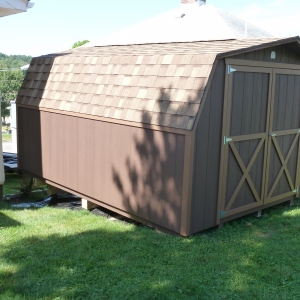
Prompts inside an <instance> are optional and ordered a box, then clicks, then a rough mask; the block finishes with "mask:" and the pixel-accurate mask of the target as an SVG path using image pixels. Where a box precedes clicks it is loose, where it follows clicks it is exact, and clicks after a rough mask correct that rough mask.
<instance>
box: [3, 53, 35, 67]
mask: <svg viewBox="0 0 300 300" xmlns="http://www.w3.org/2000/svg"><path fill="white" fill-rule="evenodd" d="M31 59H32V56H26V55H6V54H3V53H1V52H0V69H12V68H20V67H22V66H24V65H27V64H29V63H30V61H31Z"/></svg>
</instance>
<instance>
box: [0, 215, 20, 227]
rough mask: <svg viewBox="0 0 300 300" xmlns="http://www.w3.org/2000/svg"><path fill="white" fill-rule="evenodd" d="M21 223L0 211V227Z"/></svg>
mask: <svg viewBox="0 0 300 300" xmlns="http://www.w3.org/2000/svg"><path fill="white" fill-rule="evenodd" d="M20 225H22V224H21V223H20V222H18V221H16V220H14V219H12V218H10V217H8V216H7V215H5V214H3V213H1V212H0V228H1V227H3V228H4V227H14V226H20Z"/></svg>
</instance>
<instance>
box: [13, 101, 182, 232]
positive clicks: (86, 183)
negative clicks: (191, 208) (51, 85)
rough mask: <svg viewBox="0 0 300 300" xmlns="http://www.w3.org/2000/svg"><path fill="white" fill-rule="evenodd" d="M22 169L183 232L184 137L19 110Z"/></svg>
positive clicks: (47, 113) (35, 111) (36, 111)
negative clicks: (181, 225) (181, 226)
mask: <svg viewBox="0 0 300 300" xmlns="http://www.w3.org/2000/svg"><path fill="white" fill-rule="evenodd" d="M18 124H19V125H18V129H19V135H18V136H19V161H20V168H21V169H22V170H24V171H27V172H29V173H32V174H35V175H36V176H37V177H41V178H44V179H47V180H50V181H52V182H54V183H57V184H59V185H60V186H64V187H66V188H68V189H71V190H73V191H75V192H76V191H77V192H78V193H80V194H83V195H86V196H87V197H89V198H91V199H95V200H97V201H101V202H103V203H106V204H108V205H110V206H112V207H115V208H117V209H120V210H122V211H124V212H128V213H130V214H132V215H135V216H138V217H140V218H143V219H145V220H147V221H149V222H152V223H155V224H157V225H160V226H162V227H165V228H167V229H169V230H172V231H175V232H179V231H180V224H181V210H182V191H183V190H182V189H183V168H184V145H185V136H184V135H182V134H175V133H166V132H161V131H154V130H150V129H145V128H137V127H130V126H125V125H120V124H114V123H107V122H102V121H96V120H90V119H84V118H79V117H73V116H66V115H62V114H56V113H50V112H44V111H39V110H35V109H28V108H22V107H19V108H18Z"/></svg>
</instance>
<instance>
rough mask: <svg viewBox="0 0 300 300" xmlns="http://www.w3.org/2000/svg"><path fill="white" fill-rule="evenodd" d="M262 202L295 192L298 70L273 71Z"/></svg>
mask: <svg viewBox="0 0 300 300" xmlns="http://www.w3.org/2000/svg"><path fill="white" fill-rule="evenodd" d="M272 90H273V95H274V96H273V99H272V102H271V114H270V130H269V131H270V132H269V141H268V172H267V176H266V195H265V200H264V202H265V203H270V202H274V201H277V200H280V199H284V198H289V197H292V196H294V195H295V194H297V192H298V186H297V185H298V176H297V175H298V174H297V170H299V168H298V164H299V157H298V156H299V128H300V123H299V122H300V72H299V71H289V70H276V69H274V71H273V87H272Z"/></svg>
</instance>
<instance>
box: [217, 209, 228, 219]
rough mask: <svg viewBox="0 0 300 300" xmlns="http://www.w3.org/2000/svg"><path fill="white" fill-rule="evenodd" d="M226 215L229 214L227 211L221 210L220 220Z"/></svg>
mask: <svg viewBox="0 0 300 300" xmlns="http://www.w3.org/2000/svg"><path fill="white" fill-rule="evenodd" d="M226 214H227V212H226V211H223V210H220V212H219V218H220V219H221V218H223V217H224V216H225V215H226Z"/></svg>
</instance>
